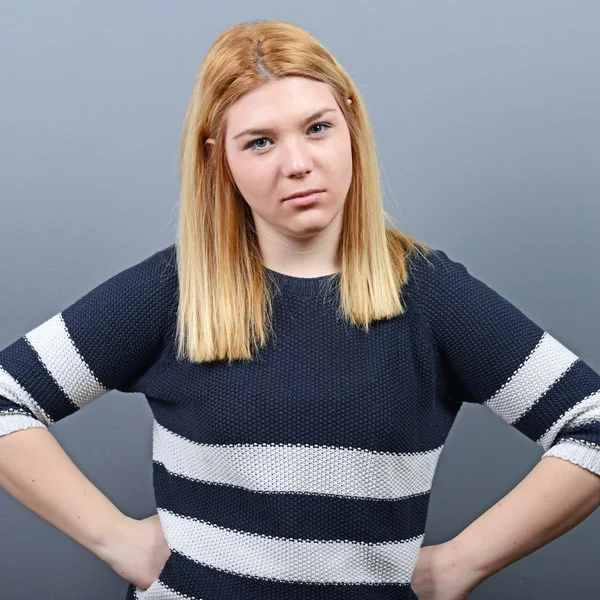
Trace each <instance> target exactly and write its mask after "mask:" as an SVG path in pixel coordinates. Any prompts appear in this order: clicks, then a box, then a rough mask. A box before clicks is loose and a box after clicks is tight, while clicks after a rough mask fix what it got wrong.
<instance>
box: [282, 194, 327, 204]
mask: <svg viewBox="0 0 600 600" xmlns="http://www.w3.org/2000/svg"><path fill="white" fill-rule="evenodd" d="M324 193H325V192H324V191H317V192H313V193H312V194H306V195H304V196H293V197H292V198H287V199H286V200H284V203H285V204H290V205H291V206H308V205H309V204H314V203H315V202H318V201H319V199H320V198H321V196H322V195H323V194H324Z"/></svg>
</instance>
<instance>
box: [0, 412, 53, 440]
mask: <svg viewBox="0 0 600 600" xmlns="http://www.w3.org/2000/svg"><path fill="white" fill-rule="evenodd" d="M30 427H43V428H44V429H48V428H47V427H46V425H44V424H43V423H42V422H41V421H38V420H37V419H34V418H33V417H28V416H26V415H18V414H15V415H2V416H0V437H2V436H3V435H8V434H9V433H13V431H19V429H29V428H30Z"/></svg>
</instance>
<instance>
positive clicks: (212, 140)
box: [206, 138, 215, 146]
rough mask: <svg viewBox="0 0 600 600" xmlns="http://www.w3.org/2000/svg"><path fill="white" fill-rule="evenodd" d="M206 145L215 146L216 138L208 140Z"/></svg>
mask: <svg viewBox="0 0 600 600" xmlns="http://www.w3.org/2000/svg"><path fill="white" fill-rule="evenodd" d="M206 143H207V144H212V145H213V146H214V144H215V140H214V138H206Z"/></svg>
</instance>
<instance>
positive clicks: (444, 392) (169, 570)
mask: <svg viewBox="0 0 600 600" xmlns="http://www.w3.org/2000/svg"><path fill="white" fill-rule="evenodd" d="M175 258H176V256H175V246H174V245H172V246H169V247H167V248H164V249H162V250H160V251H158V252H156V253H154V254H153V255H151V256H149V257H148V258H146V259H145V260H143V261H141V262H139V263H138V264H135V265H134V266H131V267H129V268H127V269H125V270H123V271H121V272H120V273H118V274H116V275H114V276H113V277H111V278H110V279H108V280H106V281H104V282H103V283H101V284H100V285H98V286H97V287H96V288H94V289H93V290H91V291H90V292H88V293H87V294H86V295H85V296H83V297H81V298H80V299H78V300H77V301H76V302H74V303H73V304H72V305H70V306H68V307H67V308H65V309H64V310H63V311H62V312H61V313H59V314H57V315H56V316H54V317H52V318H50V319H48V320H47V321H45V322H44V323H42V324H40V325H39V326H37V327H36V328H35V329H33V330H31V331H30V332H29V333H27V334H25V335H24V336H23V337H21V338H19V339H18V340H16V341H15V342H13V343H12V344H11V345H9V346H8V347H6V348H5V349H3V350H2V351H1V352H0V435H7V434H10V433H11V432H13V431H17V430H20V429H26V428H28V427H45V428H49V427H51V426H52V425H53V424H54V423H55V422H56V421H58V420H60V419H63V418H65V417H67V416H68V415H70V414H71V413H73V412H75V411H76V410H77V409H79V408H81V407H83V406H84V405H86V404H87V403H89V402H91V401H92V400H95V399H96V398H99V397H100V396H102V395H103V394H105V393H106V392H108V391H110V390H119V391H121V392H140V393H142V394H144V395H145V396H146V398H147V400H148V403H149V406H150V408H151V410H152V413H153V463H152V466H153V484H154V492H155V498H156V505H157V509H158V514H159V515H160V519H161V524H162V527H163V530H164V534H165V537H166V540H167V542H168V544H169V547H170V548H171V555H170V556H169V558H168V560H167V563H166V564H165V566H164V569H163V570H162V572H161V573H160V576H159V577H158V578H157V579H156V580H155V581H154V582H153V583H152V585H151V586H150V587H149V588H148V589H147V590H142V589H139V588H137V587H136V586H134V585H133V584H130V585H129V587H128V589H127V595H126V599H127V600H134V599H138V600H142V599H144V600H159V599H161V600H162V599H164V600H167V599H168V600H180V599H184V598H185V599H187V600H189V599H197V600H250V599H252V600H258V599H260V600H269V599H273V600H274V599H277V600H341V599H344V600H359V599H360V600H371V599H372V600H375V599H377V600H392V599H394V600H401V599H406V598H412V599H414V598H416V595H415V594H414V592H413V591H412V588H411V587H410V581H411V576H412V572H413V570H414V567H415V564H416V562H417V559H418V554H419V548H420V546H421V544H422V541H423V537H424V531H425V522H426V518H427V509H428V502H429V495H430V490H431V485H432V480H433V476H434V472H435V469H436V464H437V461H438V458H439V456H440V453H441V451H442V448H443V446H444V442H445V440H446V437H447V435H448V433H449V431H450V428H451V427H452V424H453V422H454V420H455V417H456V415H457V412H458V410H459V408H460V406H461V403H462V402H477V403H480V404H484V405H486V406H488V407H489V408H490V409H491V410H492V411H494V412H495V413H496V414H498V415H499V416H500V417H502V418H503V419H504V420H505V421H506V422H507V423H509V424H510V425H513V426H514V427H516V428H517V429H518V430H520V431H521V432H522V433H523V434H525V435H526V436H527V437H529V438H530V439H532V440H534V441H535V442H537V443H538V444H539V445H540V446H542V448H543V450H544V452H545V453H544V456H557V457H560V458H562V459H565V460H568V461H571V462H573V463H576V464H578V465H580V466H582V467H584V468H586V469H588V470H590V471H592V472H595V473H597V474H599V475H600V376H599V375H598V374H597V373H596V372H594V371H593V370H592V369H591V368H590V367H589V366H588V365H587V364H586V363H585V362H583V361H582V360H581V359H579V358H578V357H577V356H575V355H574V354H573V353H572V352H571V351H569V350H568V349H567V348H566V347H565V346H564V345H563V344H561V343H560V342H559V341H558V340H557V339H556V338H554V337H553V336H552V335H550V334H549V333H548V332H546V331H543V330H542V329H541V328H540V327H538V326H537V325H536V324H535V323H533V322H532V321H531V320H530V319H528V318H527V317H526V316H525V315H524V314H523V313H522V312H520V311H519V310H518V309H517V308H515V307H514V306H513V305H512V304H511V303H509V302H508V301H507V300H506V299H505V298H503V297H502V296H501V295H500V294H498V293H497V292H495V291H494V290H492V289H491V288H489V287H488V286H487V285H486V284H484V283H483V282H482V281H480V280H478V279H477V278H475V277H474V276H472V275H471V274H470V273H469V272H468V271H467V269H466V268H465V267H464V266H463V265H462V264H461V263H459V262H456V261H453V260H451V259H450V258H449V257H448V256H447V255H446V253H444V252H443V251H442V250H435V249H434V250H433V252H432V253H431V254H430V255H429V260H428V261H426V260H424V259H423V258H422V257H419V256H417V257H416V258H414V259H412V262H411V263H410V269H409V272H410V278H409V282H408V284H407V285H406V286H405V288H404V289H403V296H402V299H403V302H404V305H405V306H406V312H405V314H403V315H399V316H397V317H394V318H392V319H387V320H381V321H377V322H375V323H374V324H373V325H372V327H371V328H370V330H369V331H368V332H366V333H365V332H364V330H362V329H360V328H358V327H354V326H351V325H350V324H348V323H346V322H345V321H343V320H342V319H341V318H340V317H339V315H338V313H337V308H338V304H337V303H338V299H339V275H334V276H333V277H331V278H330V277H329V276H323V277H314V278H300V277H292V276H289V275H284V274H281V273H277V272H275V271H272V270H270V269H267V273H268V275H269V276H270V278H271V279H270V281H271V284H272V285H273V291H274V315H273V317H274V327H275V331H276V337H275V339H274V340H273V341H272V343H270V344H269V345H268V346H266V347H264V348H263V349H262V350H261V351H260V352H259V354H258V355H257V357H256V358H255V359H254V360H253V361H247V362H242V361H236V362H234V363H232V364H228V363H227V362H226V361H215V362H211V363H201V364H192V363H190V362H186V361H181V360H178V359H177V358H176V356H175V349H174V332H175V324H176V312H177V299H178V289H177V269H176V262H175Z"/></svg>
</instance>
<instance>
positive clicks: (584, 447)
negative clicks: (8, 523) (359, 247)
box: [415, 249, 600, 475]
mask: <svg viewBox="0 0 600 600" xmlns="http://www.w3.org/2000/svg"><path fill="white" fill-rule="evenodd" d="M428 258H429V262H426V261H422V262H420V263H419V266H418V268H415V277H416V283H417V287H418V290H419V291H418V297H419V306H420V310H421V311H422V312H423V314H424V315H425V318H426V320H427V322H428V323H429V326H430V328H431V332H432V335H433V339H434V340H435V343H436V346H437V350H438V352H439V355H440V358H441V362H442V364H443V366H444V370H445V372H446V374H447V378H448V381H449V382H450V384H451V387H452V388H453V389H454V390H455V393H456V390H458V395H460V397H461V398H462V400H464V401H467V402H477V403H480V404H483V405H485V406H487V407H489V408H490V409H491V410H492V411H493V412H495V413H496V414H497V415H499V416H500V417H502V419H504V420H505V421H506V422H507V423H509V424H510V425H512V426H514V427H516V428H517V429H518V430H519V431H521V432H522V433H523V434H525V435H526V436H527V437H529V438H530V439H532V440H533V441H535V442H537V443H538V444H539V445H540V446H542V448H543V449H544V451H545V452H544V455H543V457H546V456H557V457H560V458H563V459H565V460H569V461H571V462H573V463H575V464H578V465H579V466H581V467H584V468H586V469H588V470H590V471H592V472H594V473H596V474H598V475H600V375H599V374H598V373H597V372H596V371H594V370H593V369H592V368H591V367H590V366H589V365H588V364H586V363H585V362H584V361H583V360H581V359H580V358H579V357H578V356H576V355H575V354H574V353H573V352H572V351H571V350H569V349H568V348H567V347H566V346H565V345H564V344H563V343H561V341H559V340H558V339H557V338H556V337H555V336H553V335H551V334H550V333H549V332H547V331H544V330H543V329H542V328H541V327H539V326H538V325H537V324H536V323H534V322H533V321H532V320H531V319H529V318H528V317H527V316H526V315H524V314H523V312H521V311H520V310H519V309H517V308H516V307H515V306H514V305H513V304H511V303H510V302H509V301H508V300H507V299H506V298H504V297H503V296H502V295H500V294H499V293H498V292H496V291H494V290H493V289H491V288H490V287H489V286H488V285H486V284H485V283H483V282H482V281H480V280H479V279H477V278H476V277H474V276H473V275H471V274H470V273H469V271H468V270H467V268H466V267H465V266H464V265H463V264H461V263H459V262H457V261H454V260H452V259H450V258H449V257H448V256H447V255H446V253H445V252H443V251H442V250H439V249H434V250H433V252H431V253H430V254H429V255H428Z"/></svg>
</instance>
